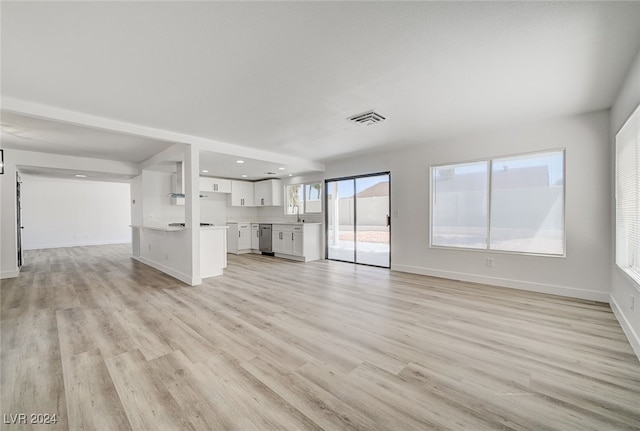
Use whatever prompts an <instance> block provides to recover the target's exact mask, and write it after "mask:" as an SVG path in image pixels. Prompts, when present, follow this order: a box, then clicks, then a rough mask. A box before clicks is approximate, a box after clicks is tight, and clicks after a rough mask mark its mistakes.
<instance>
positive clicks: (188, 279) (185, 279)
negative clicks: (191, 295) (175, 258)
mask: <svg viewBox="0 0 640 431" xmlns="http://www.w3.org/2000/svg"><path fill="white" fill-rule="evenodd" d="M131 258H132V259H135V260H137V261H138V262H140V263H144V264H145V265H149V266H150V267H152V268H155V269H157V270H158V271H161V272H164V273H165V274H168V275H170V276H171V277H173V278H177V279H178V280H180V281H182V282H183V283H187V284H188V285H189V286H197V285H199V284H202V278H193V277H189V276H188V275H186V274H183V273H181V272H180V271H176V270H175V269H173V268H169V267H168V266H165V265H163V264H161V263H158V262H155V261H153V260H151V259H147V258H146V257H142V256H131Z"/></svg>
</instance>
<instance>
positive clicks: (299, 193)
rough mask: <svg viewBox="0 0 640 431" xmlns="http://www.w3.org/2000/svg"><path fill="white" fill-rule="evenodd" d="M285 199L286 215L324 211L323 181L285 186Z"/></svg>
mask: <svg viewBox="0 0 640 431" xmlns="http://www.w3.org/2000/svg"><path fill="white" fill-rule="evenodd" d="M284 199H285V202H284V203H285V204H284V213H285V215H296V214H320V213H322V183H320V182H313V183H306V184H290V185H288V186H285V187H284ZM296 206H297V208H296Z"/></svg>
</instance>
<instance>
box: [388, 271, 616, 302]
mask: <svg viewBox="0 0 640 431" xmlns="http://www.w3.org/2000/svg"><path fill="white" fill-rule="evenodd" d="M391 269H392V270H393V271H400V272H408V273H411V274H420V275H429V276H432V277H440V278H448V279H452V280H461V281H468V282H471V283H482V284H489V285H493V286H500V287H508V288H511V289H520V290H528V291H531V292H539V293H548V294H551V295H560V296H568V297H570V298H579V299H587V300H590V301H600V302H609V297H610V295H609V292H598V291H595V290H586V289H577V288H575V287H568V286H557V285H553V284H544V283H533V282H528V281H520V280H512V279H508V278H498V277H486V276H481V275H475V274H466V273H463V272H454V271H442V270H439V269H431V268H422V267H418V266H409V265H393V264H392V265H391Z"/></svg>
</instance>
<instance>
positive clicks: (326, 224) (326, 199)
mask: <svg viewBox="0 0 640 431" xmlns="http://www.w3.org/2000/svg"><path fill="white" fill-rule="evenodd" d="M382 175H387V176H388V177H389V199H388V200H389V207H388V208H387V227H388V228H389V265H388V266H381V265H373V264H370V263H361V262H358V261H357V253H358V250H357V247H356V244H357V243H358V204H357V199H356V195H357V194H358V193H357V190H356V187H355V183H356V180H357V179H359V178H368V177H377V176H382ZM345 180H353V183H354V194H353V243H354V247H353V261H350V260H340V259H329V186H328V183H331V182H337V181H345ZM324 208H325V212H324V239H325V241H324V258H325V259H327V260H333V261H336V262H346V263H354V264H357V265H365V266H373V267H376V268H386V269H391V171H383V172H375V173H371V174H361V175H350V176H347V177H338V178H329V179H325V180H324ZM338 226H339V224H338Z"/></svg>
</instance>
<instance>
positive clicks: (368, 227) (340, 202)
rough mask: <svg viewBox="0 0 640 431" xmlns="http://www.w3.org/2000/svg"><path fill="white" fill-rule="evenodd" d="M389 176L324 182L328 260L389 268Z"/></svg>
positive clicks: (347, 178) (387, 173)
mask: <svg viewBox="0 0 640 431" xmlns="http://www.w3.org/2000/svg"><path fill="white" fill-rule="evenodd" d="M390 185H391V174H390V172H380V173H375V174H368V175H358V176H352V177H344V178H335V179H331V180H325V208H326V209H327V210H326V213H325V214H326V215H325V217H326V220H325V222H326V223H325V225H326V252H325V257H326V258H327V259H330V260H339V261H343V262H352V263H359V264H363V265H371V266H379V267H383V268H390V267H391V223H390V222H391V218H390V217H389V216H390V214H391V187H390Z"/></svg>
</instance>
